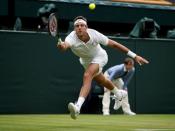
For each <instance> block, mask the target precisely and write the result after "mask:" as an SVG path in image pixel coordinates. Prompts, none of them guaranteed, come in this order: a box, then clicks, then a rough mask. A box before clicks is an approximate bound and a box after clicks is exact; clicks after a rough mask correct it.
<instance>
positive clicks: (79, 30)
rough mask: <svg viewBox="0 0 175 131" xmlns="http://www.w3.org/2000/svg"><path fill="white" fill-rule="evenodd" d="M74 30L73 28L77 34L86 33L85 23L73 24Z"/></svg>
mask: <svg viewBox="0 0 175 131" xmlns="http://www.w3.org/2000/svg"><path fill="white" fill-rule="evenodd" d="M74 30H75V32H76V34H77V36H83V35H84V34H85V33H86V30H87V25H85V24H83V23H77V24H76V25H75V26H74Z"/></svg>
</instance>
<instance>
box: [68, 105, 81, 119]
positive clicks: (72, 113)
mask: <svg viewBox="0 0 175 131" xmlns="http://www.w3.org/2000/svg"><path fill="white" fill-rule="evenodd" d="M68 110H69V112H70V116H71V118H72V119H74V120H75V119H77V116H78V115H79V113H80V111H79V110H78V107H77V106H76V105H75V104H74V103H72V102H70V103H69V104H68Z"/></svg>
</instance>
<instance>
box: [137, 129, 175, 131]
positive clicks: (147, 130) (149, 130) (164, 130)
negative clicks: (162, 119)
mask: <svg viewBox="0 0 175 131" xmlns="http://www.w3.org/2000/svg"><path fill="white" fill-rule="evenodd" d="M134 131H175V129H134Z"/></svg>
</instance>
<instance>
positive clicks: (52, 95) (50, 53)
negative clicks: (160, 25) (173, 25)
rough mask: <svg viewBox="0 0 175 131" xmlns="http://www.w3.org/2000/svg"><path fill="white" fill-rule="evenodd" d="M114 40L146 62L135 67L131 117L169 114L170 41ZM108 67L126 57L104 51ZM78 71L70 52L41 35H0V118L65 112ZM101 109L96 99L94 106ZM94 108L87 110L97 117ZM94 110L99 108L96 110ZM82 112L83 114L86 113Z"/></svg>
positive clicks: (173, 101)
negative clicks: (146, 63)
mask: <svg viewBox="0 0 175 131" xmlns="http://www.w3.org/2000/svg"><path fill="white" fill-rule="evenodd" d="M112 39H115V40H117V41H119V42H121V43H123V44H124V45H126V46H127V47H129V48H130V49H132V50H133V51H135V52H136V53H138V54H141V55H142V56H144V57H146V58H147V59H148V60H149V61H150V64H149V65H145V66H141V67H140V66H138V65H136V74H135V76H134V78H133V79H132V81H131V83H130V84H129V97H130V103H131V107H132V110H133V111H136V113H175V86H174V74H175V71H174V67H175V62H174V56H175V53H174V49H175V41H173V40H163V39H157V40H153V39H128V38H112ZM104 48H105V49H106V50H107V52H108V54H109V62H108V64H107V65H106V67H105V69H106V68H108V67H109V66H112V65H115V64H119V63H121V62H122V60H123V58H125V57H126V56H125V55H124V54H122V53H121V52H119V51H116V50H114V49H109V48H106V47H104ZM82 74H83V68H82V67H81V66H80V64H79V61H78V58H77V57H76V56H74V55H72V53H71V51H68V52H60V51H58V50H57V48H56V40H55V39H54V38H52V37H50V36H49V35H48V34H47V33H39V32H8V31H1V32H0V113H1V114H3V113H67V104H68V102H69V101H75V100H76V99H77V97H78V93H79V89H80V86H81V83H82V79H81V77H82ZM97 104H98V105H100V104H101V102H100V100H98V102H97ZM97 107H98V106H94V107H88V108H91V109H92V112H91V113H93V112H95V113H100V109H99V108H98V109H97ZM99 107H100V106H99ZM87 111H88V110H87Z"/></svg>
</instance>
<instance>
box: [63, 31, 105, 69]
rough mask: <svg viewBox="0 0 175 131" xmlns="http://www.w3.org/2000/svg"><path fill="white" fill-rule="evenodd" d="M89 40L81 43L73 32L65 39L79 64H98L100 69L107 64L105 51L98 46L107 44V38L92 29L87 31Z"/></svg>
mask: <svg viewBox="0 0 175 131" xmlns="http://www.w3.org/2000/svg"><path fill="white" fill-rule="evenodd" d="M87 33H88V35H89V37H90V40H89V41H88V42H87V43H85V42H83V41H81V40H80V39H79V38H78V37H77V35H76V32H75V31H72V32H71V33H70V34H69V35H68V36H67V37H66V39H65V42H67V43H68V44H70V48H71V50H72V52H73V53H74V54H75V55H77V56H78V57H80V62H81V64H84V63H86V64H89V63H99V64H101V62H102V64H103V65H101V66H102V67H103V66H104V64H106V63H107V60H108V56H107V53H106V51H105V50H104V49H103V48H102V47H101V46H100V44H102V45H107V44H108V38H107V37H106V36H105V35H103V34H101V33H100V32H98V31H96V30H94V29H89V28H88V29H87Z"/></svg>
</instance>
